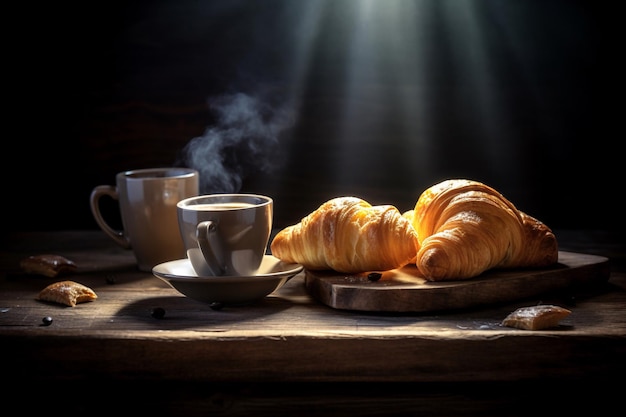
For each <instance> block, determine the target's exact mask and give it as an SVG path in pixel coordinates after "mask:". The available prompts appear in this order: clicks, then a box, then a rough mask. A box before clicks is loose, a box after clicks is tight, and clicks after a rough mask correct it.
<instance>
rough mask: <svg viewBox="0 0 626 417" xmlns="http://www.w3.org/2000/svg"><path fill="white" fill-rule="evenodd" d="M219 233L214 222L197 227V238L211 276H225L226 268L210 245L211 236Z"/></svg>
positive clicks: (209, 221)
mask: <svg viewBox="0 0 626 417" xmlns="http://www.w3.org/2000/svg"><path fill="white" fill-rule="evenodd" d="M216 231H217V223H216V222H214V221H212V220H206V221H203V222H200V223H198V226H196V238H197V239H198V246H200V250H201V251H202V256H204V260H205V261H206V264H207V266H208V267H209V270H210V271H211V274H213V275H214V276H220V275H224V268H222V267H221V266H220V264H219V261H218V260H217V257H216V256H215V253H214V252H213V249H212V248H211V244H210V243H209V235H210V234H212V233H215V232H216Z"/></svg>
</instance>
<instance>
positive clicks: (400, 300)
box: [305, 251, 610, 312]
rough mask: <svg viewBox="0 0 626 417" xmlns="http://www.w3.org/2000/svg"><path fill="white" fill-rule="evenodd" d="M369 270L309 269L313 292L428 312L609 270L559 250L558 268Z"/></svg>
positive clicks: (336, 302)
mask: <svg viewBox="0 0 626 417" xmlns="http://www.w3.org/2000/svg"><path fill="white" fill-rule="evenodd" d="M368 275H369V274H368V273H362V274H352V275H350V274H339V273H337V272H334V271H310V270H306V271H305V285H306V288H307V291H308V292H309V294H311V295H312V296H313V297H314V298H315V299H317V300H319V301H320V302H322V303H324V304H326V305H328V306H330V307H333V308H337V309H344V310H360V311H378V312H427V311H441V310H453V309H462V308H468V307H474V306H478V305H485V304H494V303H500V302H506V301H514V300H519V299H523V298H526V297H531V296H535V295H539V294H542V293H545V292H549V291H554V290H558V289H562V288H571V287H574V286H582V285H589V284H594V283H595V284H600V283H604V282H606V281H607V280H608V278H609V275H610V266H609V259H608V258H606V257H603V256H595V255H588V254H581V253H573V252H566V251H559V261H558V263H557V264H556V265H555V266H554V267H550V268H544V269H511V270H492V271H487V272H486V273H484V274H483V275H481V276H480V277H476V278H473V279H467V280H459V281H440V282H429V281H427V280H426V279H424V278H423V277H421V276H420V273H419V271H418V270H417V268H416V267H415V265H407V266H405V267H403V268H400V269H395V270H392V271H385V272H384V273H383V274H382V277H381V278H380V279H379V280H376V281H373V280H370V279H369V278H368Z"/></svg>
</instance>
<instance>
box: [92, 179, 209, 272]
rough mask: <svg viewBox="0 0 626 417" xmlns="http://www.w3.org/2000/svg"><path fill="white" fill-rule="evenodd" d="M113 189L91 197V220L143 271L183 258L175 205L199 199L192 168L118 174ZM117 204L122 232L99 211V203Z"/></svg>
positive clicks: (100, 189) (105, 187)
mask: <svg viewBox="0 0 626 417" xmlns="http://www.w3.org/2000/svg"><path fill="white" fill-rule="evenodd" d="M115 179H116V185H115V186H113V185H98V186H96V187H95V188H94V189H93V190H92V192H91V196H90V205H91V212H92V214H93V217H94V219H95V220H96V222H97V223H98V225H99V226H100V228H101V229H102V231H104V232H105V233H106V234H107V236H109V237H110V238H111V239H113V241H114V242H115V243H117V244H118V245H119V246H121V247H123V248H126V249H132V251H133V253H134V255H135V258H136V259H137V265H138V267H139V269H140V270H142V271H152V268H153V267H154V266H156V265H158V264H160V263H163V262H167V261H172V260H176V259H184V258H185V257H186V251H185V246H184V245H183V241H182V239H181V236H180V231H179V229H178V218H177V215H176V203H178V202H179V201H180V200H182V199H185V198H187V197H192V196H196V195H198V189H199V173H198V171H197V170H195V169H191V168H147V169H136V170H130V171H124V172H120V173H118V174H117V175H116V176H115ZM105 196H106V197H110V198H112V199H114V200H118V202H119V207H120V214H121V217H122V227H123V229H122V230H115V229H114V228H113V227H112V226H111V225H110V224H109V223H107V221H106V219H105V218H104V217H103V216H102V213H101V211H100V199H101V198H102V197H105Z"/></svg>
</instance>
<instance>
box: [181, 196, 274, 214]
mask: <svg viewBox="0 0 626 417" xmlns="http://www.w3.org/2000/svg"><path fill="white" fill-rule="evenodd" d="M207 197H216V198H217V197H248V198H258V199H261V200H263V201H262V202H260V203H258V204H254V205H253V206H251V207H242V208H239V209H235V210H246V209H250V208H255V207H263V206H266V205H268V204H272V203H273V202H274V200H273V199H272V197H270V196H268V195H264V194H251V193H212V194H201V195H196V196H192V197H187V198H184V199H182V200H180V201H179V202H178V203H176V207H178V208H180V209H183V210H184V209H186V208H187V207H189V206H191V205H193V204H189V203H190V202H192V201H195V200H201V199H204V198H207ZM203 204H206V203H203Z"/></svg>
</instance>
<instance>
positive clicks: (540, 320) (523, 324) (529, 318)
mask: <svg viewBox="0 0 626 417" xmlns="http://www.w3.org/2000/svg"><path fill="white" fill-rule="evenodd" d="M570 313H571V311H570V310H568V309H566V308H563V307H559V306H555V305H537V306H531V307H521V308H518V309H517V310H515V311H514V312H512V313H511V314H509V315H508V316H506V318H505V319H504V320H503V321H502V325H503V326H506V327H514V328H517V329H522V330H543V329H549V328H552V327H557V326H558V325H559V322H560V321H561V320H563V319H564V318H565V317H567V316H569V315H570Z"/></svg>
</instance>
